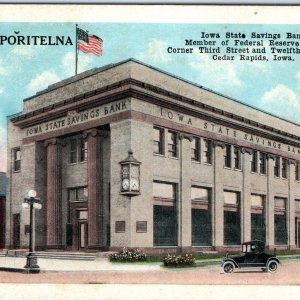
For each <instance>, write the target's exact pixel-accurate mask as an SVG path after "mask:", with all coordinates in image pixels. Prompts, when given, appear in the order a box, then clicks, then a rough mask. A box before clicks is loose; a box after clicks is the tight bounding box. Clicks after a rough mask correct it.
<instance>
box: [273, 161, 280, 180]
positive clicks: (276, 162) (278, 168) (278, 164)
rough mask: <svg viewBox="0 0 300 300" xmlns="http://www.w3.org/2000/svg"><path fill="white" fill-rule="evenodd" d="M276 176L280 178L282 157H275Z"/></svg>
mask: <svg viewBox="0 0 300 300" xmlns="http://www.w3.org/2000/svg"><path fill="white" fill-rule="evenodd" d="M274 176H276V177H279V176H280V157H275V164H274Z"/></svg>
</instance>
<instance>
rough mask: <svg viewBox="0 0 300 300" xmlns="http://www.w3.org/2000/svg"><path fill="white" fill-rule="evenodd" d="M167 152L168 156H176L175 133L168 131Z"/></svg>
mask: <svg viewBox="0 0 300 300" xmlns="http://www.w3.org/2000/svg"><path fill="white" fill-rule="evenodd" d="M168 152H169V155H170V157H177V133H176V132H173V131H169V132H168Z"/></svg>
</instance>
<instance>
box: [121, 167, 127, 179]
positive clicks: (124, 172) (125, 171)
mask: <svg viewBox="0 0 300 300" xmlns="http://www.w3.org/2000/svg"><path fill="white" fill-rule="evenodd" d="M128 174H129V166H123V167H122V176H123V177H125V176H127V175H128Z"/></svg>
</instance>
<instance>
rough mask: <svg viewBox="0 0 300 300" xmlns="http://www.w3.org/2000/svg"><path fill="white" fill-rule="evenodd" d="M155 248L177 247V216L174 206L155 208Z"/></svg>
mask: <svg viewBox="0 0 300 300" xmlns="http://www.w3.org/2000/svg"><path fill="white" fill-rule="evenodd" d="M153 210H154V212H153V222H154V246H177V216H176V208H175V207H174V206H160V205H154V207H153Z"/></svg>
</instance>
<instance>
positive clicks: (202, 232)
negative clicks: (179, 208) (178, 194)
mask: <svg viewBox="0 0 300 300" xmlns="http://www.w3.org/2000/svg"><path fill="white" fill-rule="evenodd" d="M191 202H192V246H211V245H212V230H211V228H212V225H211V189H210V188H206V187H199V186H192V187H191Z"/></svg>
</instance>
